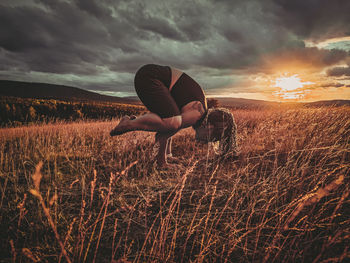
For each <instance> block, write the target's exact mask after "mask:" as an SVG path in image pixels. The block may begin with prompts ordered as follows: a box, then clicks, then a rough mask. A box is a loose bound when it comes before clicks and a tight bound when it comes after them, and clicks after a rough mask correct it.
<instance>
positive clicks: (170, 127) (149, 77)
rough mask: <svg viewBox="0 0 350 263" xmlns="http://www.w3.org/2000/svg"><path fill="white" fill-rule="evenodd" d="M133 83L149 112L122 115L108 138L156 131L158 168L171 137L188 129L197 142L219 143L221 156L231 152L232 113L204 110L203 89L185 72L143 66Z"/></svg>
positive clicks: (164, 162)
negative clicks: (137, 114)
mask: <svg viewBox="0 0 350 263" xmlns="http://www.w3.org/2000/svg"><path fill="white" fill-rule="evenodd" d="M134 84H135V90H136V93H137V95H138V96H139V98H140V100H141V101H142V103H143V104H144V105H145V106H146V108H147V109H148V110H149V111H150V112H149V113H147V114H145V115H142V116H139V117H137V118H136V117H135V116H132V117H129V116H124V117H123V118H122V119H121V121H120V122H119V124H118V125H117V126H116V127H115V128H114V129H113V130H112V131H111V132H110V135H111V136H115V135H121V134H123V133H126V132H130V131H138V130H141V131H153V132H156V142H155V143H156V145H157V148H158V153H157V154H156V161H157V163H158V165H159V166H161V167H162V166H166V165H167V157H170V156H172V155H171V137H172V136H173V135H174V134H175V133H176V132H178V131H179V130H180V129H183V128H187V127H190V126H192V127H193V128H194V129H195V130H196V139H197V140H198V141H201V142H210V141H220V149H221V154H222V155H227V154H228V153H229V152H234V151H235V147H236V140H235V138H236V137H235V136H236V125H235V123H234V119H233V116H232V114H231V113H230V112H229V111H227V110H225V109H209V110H208V108H207V101H206V98H205V95H204V92H203V89H202V88H201V87H200V85H199V84H198V83H197V82H196V81H194V80H193V79H192V78H191V77H190V76H188V75H187V74H186V73H184V72H182V71H180V70H178V69H176V68H173V67H169V66H161V65H155V64H147V65H144V66H142V67H141V68H140V69H139V70H138V71H137V73H136V75H135V80H134Z"/></svg>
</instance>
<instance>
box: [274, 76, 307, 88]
mask: <svg viewBox="0 0 350 263" xmlns="http://www.w3.org/2000/svg"><path fill="white" fill-rule="evenodd" d="M303 86H304V84H303V82H301V80H300V78H299V77H298V75H293V76H290V77H280V78H276V80H275V87H279V88H281V89H282V90H283V91H291V90H296V89H299V88H302V87H303Z"/></svg>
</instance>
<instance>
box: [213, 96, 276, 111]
mask: <svg viewBox="0 0 350 263" xmlns="http://www.w3.org/2000/svg"><path fill="white" fill-rule="evenodd" d="M213 99H216V100H218V101H219V106H222V107H232V108H239V109H242V108H270V107H276V106H278V105H280V103H279V102H273V101H265V100H252V99H242V98H215V97H214V98H213Z"/></svg>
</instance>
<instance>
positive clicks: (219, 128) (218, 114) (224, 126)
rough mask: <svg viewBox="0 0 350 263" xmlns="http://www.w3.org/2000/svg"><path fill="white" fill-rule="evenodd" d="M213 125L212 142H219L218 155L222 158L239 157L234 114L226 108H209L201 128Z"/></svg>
mask: <svg viewBox="0 0 350 263" xmlns="http://www.w3.org/2000/svg"><path fill="white" fill-rule="evenodd" d="M207 125H213V127H214V128H213V129H214V130H213V134H214V136H213V138H212V140H211V142H218V143H219V145H218V149H217V154H218V155H220V156H221V157H224V158H226V157H233V156H237V154H238V150H237V141H236V137H237V125H236V122H235V119H234V117H233V115H232V113H231V112H230V111H229V110H228V109H226V108H209V109H208V112H207V114H206V116H205V118H204V120H203V122H202V123H201V126H207Z"/></svg>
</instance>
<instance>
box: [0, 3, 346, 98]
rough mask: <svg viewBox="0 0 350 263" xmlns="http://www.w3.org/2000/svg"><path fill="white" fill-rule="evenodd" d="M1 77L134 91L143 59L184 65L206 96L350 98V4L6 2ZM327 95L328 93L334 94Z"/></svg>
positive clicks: (0, 6)
mask: <svg viewBox="0 0 350 263" xmlns="http://www.w3.org/2000/svg"><path fill="white" fill-rule="evenodd" d="M0 32H1V34H0V61H1V62H0V78H1V79H12V80H25V81H36V82H49V83H58V84H65V85H72V86H76V87H80V88H84V89H89V90H93V91H97V92H100V93H104V94H110V95H135V92H134V87H133V78H134V74H135V72H136V71H137V69H138V68H139V67H140V66H142V65H143V64H148V63H156V64H161V65H170V66H174V67H177V68H179V69H182V70H183V71H185V72H186V73H188V74H189V75H191V76H192V77H193V78H194V79H196V80H197V81H198V82H199V83H200V84H201V86H202V87H203V88H204V90H205V92H206V93H207V94H208V95H222V96H235V97H246V98H262V99H270V100H274V99H277V98H274V96H273V95H272V94H273V93H274V92H276V89H278V87H276V86H274V84H276V81H275V80H276V79H278V78H281V77H293V76H294V78H295V79H296V78H297V79H299V80H300V81H301V82H303V83H304V84H305V85H306V86H307V87H308V88H307V89H306V88H305V87H304V88H303V93H305V94H304V95H303V96H305V97H304V98H305V99H306V100H317V99H324V98H326V97H325V96H326V95H327V96H328V97H329V98H337V97H339V98H344V96H345V98H347V99H350V97H349V96H350V92H349V90H350V67H349V66H350V1H349V0H264V1H262V0H216V1H214V0H212V1H209V0H196V1H188V0H176V1H175V0H147V1H144V0H142V1H141V0H140V1H135V0H126V1H118V0H98V1H97V0H66V1H63V0H1V2H0ZM328 97H327V98H328Z"/></svg>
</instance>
